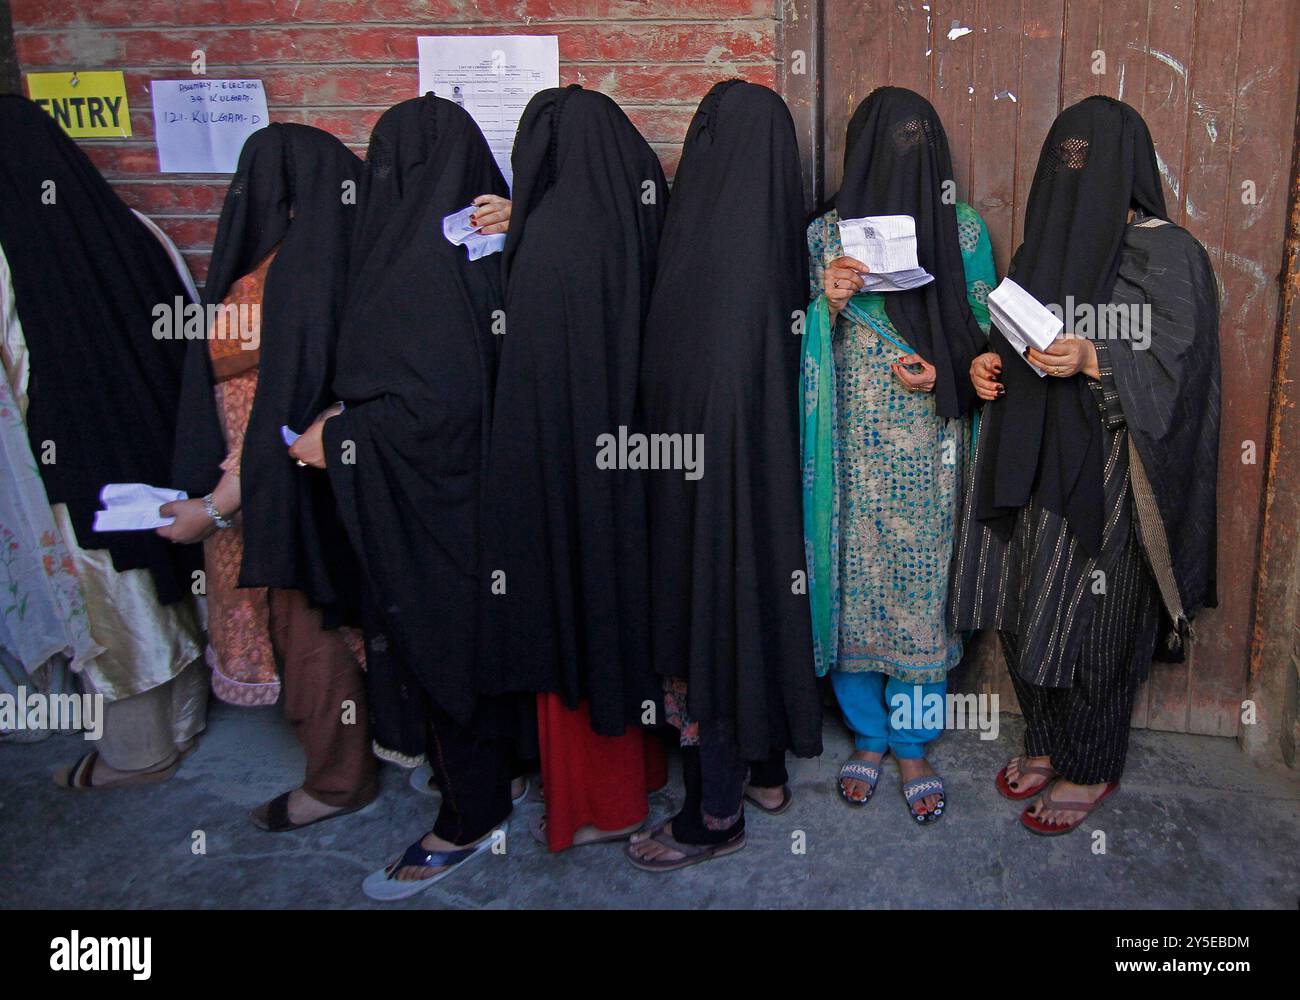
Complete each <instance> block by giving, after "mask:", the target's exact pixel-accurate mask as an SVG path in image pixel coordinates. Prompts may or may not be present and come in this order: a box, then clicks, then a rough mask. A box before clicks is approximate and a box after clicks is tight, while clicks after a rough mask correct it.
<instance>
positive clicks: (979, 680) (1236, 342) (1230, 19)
mask: <svg viewBox="0 0 1300 1000" xmlns="http://www.w3.org/2000/svg"><path fill="white" fill-rule="evenodd" d="M783 10H784V11H785V15H784V23H783V28H784V29H785V37H784V41H783V48H784V51H783V56H784V57H785V58H787V59H789V58H790V56H791V54H792V50H794V49H798V48H799V47H800V46H806V47H807V48H809V49H811V50H812V55H813V64H814V66H815V67H816V69H817V72H816V73H815V85H812V86H801V81H800V79H799V77H798V76H793V75H784V76H783V86H786V88H787V96H788V97H790V98H791V105H792V108H794V111H795V114H796V119H797V120H799V121H800V123H801V124H802V125H803V126H804V130H805V138H806V139H807V140H809V141H807V142H806V146H807V148H806V149H805V155H806V157H807V158H808V160H809V164H808V170H809V176H810V177H811V178H812V179H813V180H814V181H815V183H816V184H817V186H818V187H819V188H820V191H819V194H820V193H824V192H832V191H834V190H835V188H836V187H837V186H838V183H839V178H840V172H841V167H842V162H843V156H844V129H845V125H846V124H847V122H848V119H849V116H850V115H851V114H852V112H853V110H854V108H855V107H856V106H857V105H858V103H859V102H860V101H861V100H862V99H863V98H864V97H866V96H867V94H869V93H870V92H871V90H872V89H873V88H875V87H877V86H881V85H883V84H894V85H897V86H904V87H910V88H912V89H913V90H916V91H919V92H920V93H922V94H925V95H926V96H927V97H929V99H930V100H931V102H932V103H933V104H934V105H935V107H936V108H937V109H938V111H939V114H940V115H941V116H942V118H943V121H944V125H945V128H946V129H947V132H948V139H949V142H950V144H951V147H952V154H953V161H954V170H955V173H956V180H957V187H958V196H959V197H960V198H962V199H964V200H966V201H969V202H970V203H971V204H972V205H973V206H974V207H975V208H976V210H977V211H979V212H980V214H981V215H983V217H984V219H985V221H986V222H987V223H988V226H989V229H990V231H991V234H992V239H993V246H994V252H995V256H996V258H997V264H998V269H999V274H1001V273H1003V272H1004V271H1005V268H1006V264H1007V261H1008V259H1009V258H1010V256H1011V253H1012V252H1013V251H1014V249H1015V247H1016V245H1017V244H1018V243H1019V241H1020V238H1021V231H1022V226H1023V220H1024V208H1025V201H1026V199H1027V197H1028V194H1029V185H1030V181H1031V180H1032V178H1033V174H1034V168H1035V165H1036V163H1037V159H1038V153H1039V150H1040V148H1041V145H1042V142H1043V139H1044V137H1045V136H1046V134H1047V130H1048V127H1049V126H1050V125H1051V122H1052V119H1053V118H1054V117H1055V116H1056V114H1057V113H1058V112H1059V111H1060V110H1061V109H1062V108H1063V107H1065V106H1067V105H1069V104H1072V103H1074V102H1075V101H1078V100H1081V99H1082V98H1084V97H1087V96H1089V95H1091V94H1098V93H1099V94H1107V95H1110V96H1112V97H1118V98H1121V99H1122V100H1124V101H1127V102H1128V103H1129V104H1131V105H1133V106H1134V107H1135V108H1137V109H1138V110H1139V111H1140V112H1141V113H1142V114H1143V116H1144V117H1145V118H1146V120H1147V123H1148V124H1149V126H1150V128H1151V133H1152V135H1153V137H1154V139H1155V144H1156V151H1157V154H1158V155H1159V158H1160V168H1161V173H1162V176H1163V177H1164V182H1165V198H1166V202H1167V204H1168V205H1169V206H1170V211H1171V213H1172V217H1173V219H1174V221H1176V222H1178V223H1179V224H1181V225H1183V226H1186V227H1187V228H1188V229H1189V230H1191V232H1192V233H1194V234H1195V235H1196V236H1197V238H1198V239H1200V240H1201V242H1202V243H1204V244H1205V246H1206V248H1207V249H1208V251H1209V253H1210V256H1211V259H1212V261H1213V263H1214V267H1215V271H1216V273H1217V275H1218V279H1219V284H1220V297H1221V301H1222V320H1221V331H1220V337H1221V344H1222V359H1223V394H1224V410H1223V429H1222V444H1221V459H1220V474H1219V475H1220V478H1219V607H1218V608H1217V609H1216V610H1213V611H1209V612H1206V613H1205V614H1203V615H1202V616H1201V617H1200V619H1199V620H1198V621H1197V623H1196V635H1197V640H1196V642H1195V643H1194V645H1193V652H1192V654H1191V656H1190V657H1189V660H1188V662H1187V663H1185V664H1179V665H1167V664H1155V665H1154V666H1153V668H1152V673H1151V678H1150V680H1149V682H1148V683H1147V685H1146V686H1145V690H1144V691H1143V692H1142V693H1141V694H1140V696H1139V699H1138V706H1137V709H1136V713H1135V714H1136V719H1135V721H1136V722H1137V724H1138V725H1144V726H1148V727H1150V728H1153V729H1163V730H1173V731H1180V732H1193V733H1208V734H1216V735H1223V736H1231V735H1235V734H1236V733H1237V727H1238V724H1239V715H1240V705H1241V701H1242V699H1243V698H1244V697H1245V687H1246V675H1247V661H1248V655H1249V647H1250V640H1251V629H1252V622H1253V618H1252V613H1253V607H1254V597H1255V593H1254V592H1255V577H1256V563H1257V555H1258V550H1259V534H1260V510H1261V490H1262V484H1263V480H1264V467H1263V463H1264V457H1265V455H1264V448H1265V441H1266V435H1267V424H1268V405H1269V390H1270V383H1271V379H1272V374H1273V370H1274V350H1275V339H1276V329H1277V307H1278V294H1279V282H1278V277H1279V274H1280V271H1281V267H1282V251H1283V236H1284V233H1283V228H1284V222H1285V215H1286V200H1287V195H1288V188H1289V181H1290V169H1291V158H1292V148H1293V142H1294V139H1295V128H1296V91H1297V80H1298V78H1300V44H1298V39H1300V3H1295V2H1292V0H956V2H953V0H929V2H924V0H823V2H821V3H817V2H794V3H788V4H786V5H784V6H783ZM792 12H795V14H797V15H798V16H792ZM993 645H994V644H992V643H988V642H985V643H983V644H982V645H981V646H980V648H978V649H977V650H976V651H975V653H974V655H973V657H972V662H971V663H970V664H969V665H968V667H967V668H965V676H964V677H963V679H962V680H961V681H960V682H959V683H960V684H961V686H962V687H963V688H966V689H968V690H969V689H981V690H996V691H999V692H1000V693H1001V694H1002V695H1003V703H1004V704H1008V705H1014V704H1015V700H1014V695H1013V694H1012V692H1011V690H1010V684H1009V683H1008V682H1007V680H1006V676H1005V668H1004V667H1003V665H1002V664H1001V662H1000V656H999V654H998V653H997V652H996V650H995V649H994V648H993Z"/></svg>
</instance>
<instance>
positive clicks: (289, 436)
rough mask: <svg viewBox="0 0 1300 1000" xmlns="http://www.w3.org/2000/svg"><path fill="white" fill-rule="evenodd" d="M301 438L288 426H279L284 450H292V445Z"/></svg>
mask: <svg viewBox="0 0 1300 1000" xmlns="http://www.w3.org/2000/svg"><path fill="white" fill-rule="evenodd" d="M300 437H302V435H301V434H299V433H298V432H297V431H295V430H293V428H291V427H290V426H289V425H288V424H281V425H280V440H281V441H283V442H284V446H285V447H286V448H292V447H293V446H294V443H295V442H296V441H297V440H298V439H299V438H300Z"/></svg>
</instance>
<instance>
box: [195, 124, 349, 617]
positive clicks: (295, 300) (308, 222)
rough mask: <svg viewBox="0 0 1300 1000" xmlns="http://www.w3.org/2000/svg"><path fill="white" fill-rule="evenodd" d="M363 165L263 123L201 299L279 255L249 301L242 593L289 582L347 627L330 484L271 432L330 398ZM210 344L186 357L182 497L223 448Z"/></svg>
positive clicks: (232, 193) (232, 197) (229, 206)
mask: <svg viewBox="0 0 1300 1000" xmlns="http://www.w3.org/2000/svg"><path fill="white" fill-rule="evenodd" d="M360 175H361V160H360V159H358V158H357V156H356V155H355V154H354V153H353V152H352V151H351V150H349V149H348V148H347V147H346V146H344V145H343V143H341V142H339V140H338V139H336V138H334V136H332V135H330V134H329V133H328V132H323V131H321V130H320V129H317V128H312V127H311V126H308V125H295V124H272V125H268V126H267V127H266V128H264V129H260V130H258V131H257V132H254V133H253V134H252V135H251V136H249V137H248V140H247V141H246V142H245V143H244V148H243V150H242V151H241V152H240V154H239V166H238V168H237V169H236V171H235V176H234V178H233V179H232V180H231V182H230V189H229V190H228V191H227V192H226V201H225V205H224V206H223V207H222V210H221V221H220V223H219V224H218V227H217V238H216V243H215V244H214V246H213V252H212V264H211V267H210V268H209V271H208V281H207V284H206V286H205V287H204V294H203V298H204V302H205V303H210V304H215V303H219V302H221V301H222V300H223V299H224V298H225V297H226V295H227V294H229V292H230V288H231V286H232V285H233V284H234V283H235V282H236V281H237V280H239V279H240V278H242V277H243V276H244V275H246V274H248V273H249V272H251V271H253V270H254V269H255V268H256V267H257V266H258V265H259V264H260V263H261V262H262V261H263V260H264V259H265V258H266V256H267V254H269V253H270V252H271V251H272V250H274V249H276V248H277V247H278V248H279V249H278V251H277V252H276V256H275V260H274V261H272V263H271V266H270V268H269V269H268V270H267V275H266V285H265V292H264V297H263V300H262V305H261V341H260V348H259V352H258V376H257V394H256V396H255V397H254V400H253V411H252V415H251V416H250V418H249V421H248V429H247V432H246V434H245V437H244V448H243V457H242V460H241V463H240V493H241V497H240V500H241V510H242V514H243V532H244V560H243V565H242V567H241V569H240V576H239V583H240V586H243V587H288V588H295V589H298V590H302V591H304V592H305V593H306V594H307V596H308V597H309V598H310V599H311V600H312V602H313V603H315V604H317V605H320V606H324V607H327V608H335V609H337V610H338V611H339V613H340V614H342V615H343V616H344V617H346V618H347V619H349V620H355V618H356V607H357V603H358V600H359V598H358V596H357V593H356V582H357V568H356V564H355V560H354V559H353V557H352V554H351V551H350V548H349V546H348V544H347V539H346V537H345V536H344V535H343V531H342V527H341V525H340V524H339V521H338V516H337V513H336V511H335V509H334V499H333V495H332V493H331V491H330V486H329V479H328V477H327V476H326V475H325V474H324V473H323V472H319V471H317V470H315V469H304V468H302V467H300V466H298V465H297V464H296V463H295V462H294V461H293V459H292V458H290V457H289V453H288V449H287V447H286V446H285V444H284V441H283V439H282V437H281V433H280V428H281V426H282V425H287V426H289V427H290V428H292V429H293V430H296V431H299V432H301V431H303V430H305V429H306V427H307V426H308V425H309V424H310V423H311V422H312V420H313V419H315V417H316V415H317V414H318V413H319V412H320V411H321V410H322V409H324V408H325V407H326V406H327V405H328V404H329V403H331V402H333V400H334V395H333V390H332V389H331V387H330V383H331V382H332V381H333V377H334V351H335V345H336V343H337V341H338V325H339V320H340V317H341V313H342V308H343V299H344V295H345V294H346V290H347V289H346V285H347V267H348V248H349V242H350V238H351V232H352V225H353V222H354V220H355V216H356V214H357V208H356V199H357V190H356V188H357V182H358V180H359V178H360ZM212 378H213V376H212V364H211V357H210V355H209V352H208V345H207V343H206V342H204V341H193V342H192V343H191V345H190V351H189V357H188V358H187V359H186V371H185V388H184V394H183V397H182V408H181V420H180V434H179V435H178V438H177V449H176V480H177V482H178V484H179V485H180V486H181V487H182V488H184V489H187V490H189V491H190V492H191V493H193V494H197V495H201V494H203V493H207V492H208V491H209V490H211V489H212V488H213V486H215V485H216V482H217V480H218V479H219V478H220V470H219V469H218V465H219V464H220V462H221V460H222V458H224V457H225V454H226V443H225V441H224V439H223V436H222V434H221V427H220V424H219V423H218V419H217V411H216V402H215V397H214V396H213V388H212V387H213V382H212Z"/></svg>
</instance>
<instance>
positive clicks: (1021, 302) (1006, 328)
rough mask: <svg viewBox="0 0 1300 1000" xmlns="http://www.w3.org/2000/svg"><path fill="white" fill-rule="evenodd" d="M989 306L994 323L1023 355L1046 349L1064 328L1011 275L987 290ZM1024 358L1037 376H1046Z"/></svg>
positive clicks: (1016, 350) (1058, 320)
mask: <svg viewBox="0 0 1300 1000" xmlns="http://www.w3.org/2000/svg"><path fill="white" fill-rule="evenodd" d="M988 305H989V315H990V316H991V317H992V319H993V322H994V323H995V324H997V328H998V329H999V330H1000V331H1002V336H1004V337H1006V339H1007V343H1008V344H1010V345H1011V346H1012V347H1013V348H1014V349H1015V352H1016V353H1017V354H1019V355H1020V356H1021V357H1022V358H1024V354H1025V351H1027V350H1029V348H1031V347H1036V348H1037V349H1038V350H1040V351H1045V350H1047V348H1048V347H1050V346H1051V344H1052V341H1054V340H1055V339H1056V338H1057V337H1059V336H1060V335H1061V331H1062V330H1063V329H1065V324H1064V323H1062V322H1061V320H1060V317H1058V316H1057V315H1056V314H1055V313H1053V312H1052V311H1051V310H1050V309H1048V308H1047V307H1046V306H1044V305H1043V304H1042V303H1041V302H1039V301H1038V300H1037V299H1036V298H1034V297H1033V296H1032V295H1030V294H1029V293H1028V292H1027V291H1025V290H1024V289H1023V288H1021V287H1020V286H1019V285H1017V284H1016V283H1015V282H1014V281H1012V280H1011V279H1010V278H1003V279H1002V283H1001V284H999V285H998V287H997V288H995V289H993V291H991V292H989V299H988ZM1024 361H1025V364H1027V365H1029V367H1030V368H1032V369H1033V370H1034V371H1036V372H1038V375H1039V377H1040V378H1042V377H1045V376H1046V375H1047V372H1045V371H1043V370H1042V369H1041V368H1039V367H1038V366H1037V365H1035V364H1032V363H1030V361H1029V359H1028V358H1024Z"/></svg>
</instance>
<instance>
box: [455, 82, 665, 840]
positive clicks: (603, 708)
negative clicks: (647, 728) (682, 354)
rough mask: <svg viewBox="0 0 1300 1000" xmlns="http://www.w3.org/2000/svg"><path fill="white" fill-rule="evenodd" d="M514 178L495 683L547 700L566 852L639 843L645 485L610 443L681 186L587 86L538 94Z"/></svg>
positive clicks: (489, 565) (628, 396)
mask: <svg viewBox="0 0 1300 1000" xmlns="http://www.w3.org/2000/svg"><path fill="white" fill-rule="evenodd" d="M512 166H513V169H514V184H515V188H514V199H513V204H512V206H511V211H510V218H509V223H508V224H509V232H508V236H507V242H506V246H505V272H506V283H507V291H506V324H507V325H506V333H505V336H504V337H503V338H501V340H502V344H503V346H502V357H501V371H500V375H499V378H498V381H497V394H496V408H495V413H494V417H493V424H492V448H491V455H490V458H489V465H488V477H487V487H486V490H485V497H484V502H485V514H484V545H485V553H486V554H485V557H484V560H483V563H482V566H481V580H480V592H481V594H482V595H483V598H482V601H481V605H480V606H481V609H482V613H483V629H482V639H483V647H484V651H485V653H484V667H485V673H486V675H487V676H488V678H489V681H488V683H490V684H491V685H493V686H494V688H495V690H498V691H515V692H538V694H539V697H538V699H537V701H538V706H537V712H538V723H539V741H540V749H541V761H542V778H543V782H544V784H545V787H546V805H547V813H546V825H547V839H548V841H549V843H550V846H551V847H552V849H555V850H560V849H562V848H564V847H568V846H570V845H571V844H573V843H574V837H575V835H576V834H578V833H579V831H582V830H583V828H584V827H590V828H591V829H588V830H586V831H585V832H584V834H583V836H584V837H585V836H587V835H593V836H602V837H609V836H615V835H619V834H622V835H626V834H627V833H629V832H631V830H632V829H635V828H636V827H637V826H639V825H640V823H641V822H642V821H643V820H644V819H645V817H646V815H647V812H648V803H647V798H646V793H647V791H648V778H647V773H646V772H647V760H648V759H649V758H650V757H652V756H653V755H654V751H655V750H656V749H658V748H657V747H655V746H654V745H653V744H651V745H648V744H647V742H646V741H647V737H646V735H645V734H644V732H643V731H642V729H641V724H642V722H643V721H645V720H646V719H647V712H648V710H647V707H646V706H650V708H651V709H653V708H654V707H655V705H656V702H657V701H658V689H657V685H656V684H655V683H654V680H653V676H652V674H651V670H650V660H649V641H648V632H647V613H648V610H649V607H648V598H647V589H646V588H647V568H646V547H647V541H646V522H645V497H644V480H643V477H644V475H645V473H644V471H642V470H640V469H637V468H635V467H632V468H628V467H626V464H625V463H623V462H622V460H621V459H620V457H619V456H617V455H615V454H613V449H612V445H611V442H617V441H618V440H619V439H620V435H621V436H623V437H624V438H626V437H627V435H630V434H635V433H636V432H637V426H636V412H635V407H636V394H637V376H638V372H639V369H640V360H641V341H642V334H643V326H644V322H645V316H646V311H647V309H648V308H649V304H650V289H651V284H652V281H653V276H654V269H655V261H656V257H657V252H658V246H659V232H660V228H661V226H662V223H663V218H664V206H665V201H666V198H667V187H666V185H665V183H664V176H663V171H662V169H661V167H660V165H659V160H658V158H657V157H656V156H655V154H654V151H653V150H652V149H651V148H650V146H649V144H648V143H647V142H646V141H645V139H644V138H642V136H641V135H640V133H639V132H637V130H636V127H635V126H634V125H633V124H632V122H631V121H629V120H628V117H627V115H625V114H624V113H623V111H622V110H621V109H620V108H619V107H618V105H617V104H615V103H614V102H613V101H612V100H610V98H608V97H606V96H605V95H604V94H600V93H597V92H595V91H589V90H584V89H583V88H581V87H579V86H570V87H564V88H556V89H551V90H544V91H541V92H540V93H538V94H536V95H535V96H534V97H533V99H532V100H531V101H530V102H529V104H528V107H527V109H526V110H525V112H524V115H523V117H522V119H521V120H520V123H519V132H518V135H517V137H516V140H515V148H514V152H513V156H512ZM627 464H632V463H627ZM659 759H660V760H661V758H659ZM651 770H656V769H655V768H653V767H652V768H651ZM657 770H658V771H662V767H659V768H657ZM651 783H652V782H651ZM538 832H539V834H540V831H538Z"/></svg>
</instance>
